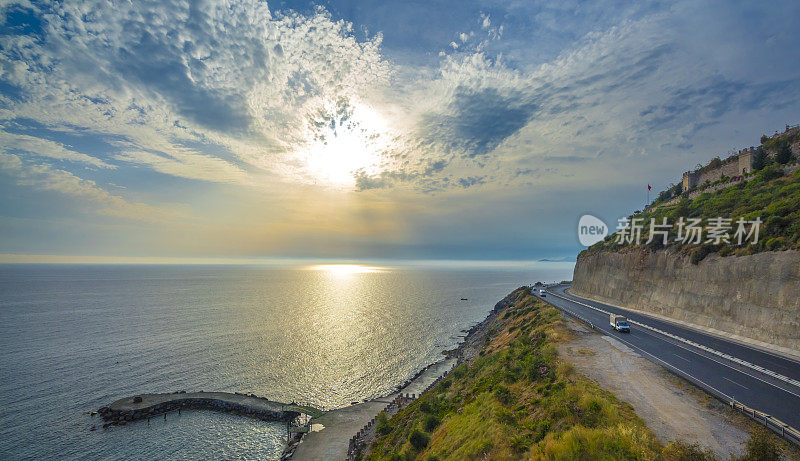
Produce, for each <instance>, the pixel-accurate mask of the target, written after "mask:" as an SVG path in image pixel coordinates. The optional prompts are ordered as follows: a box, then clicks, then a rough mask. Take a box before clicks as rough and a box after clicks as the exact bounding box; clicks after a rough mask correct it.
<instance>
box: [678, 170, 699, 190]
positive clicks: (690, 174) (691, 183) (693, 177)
mask: <svg viewBox="0 0 800 461" xmlns="http://www.w3.org/2000/svg"><path fill="white" fill-rule="evenodd" d="M695 186H697V173H695V172H694V171H687V172H685V173H683V186H682V187H683V192H686V191H688V190H691V189H693V188H694V187H695Z"/></svg>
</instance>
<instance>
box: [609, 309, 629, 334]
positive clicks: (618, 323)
mask: <svg viewBox="0 0 800 461" xmlns="http://www.w3.org/2000/svg"><path fill="white" fill-rule="evenodd" d="M610 320H611V327H612V328H613V329H615V330H617V331H619V332H620V333H630V332H631V326H630V325H628V319H626V318H625V316H622V315H617V314H611V319H610Z"/></svg>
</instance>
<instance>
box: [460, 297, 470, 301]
mask: <svg viewBox="0 0 800 461" xmlns="http://www.w3.org/2000/svg"><path fill="white" fill-rule="evenodd" d="M461 300H462V301H469V299H467V298H461Z"/></svg>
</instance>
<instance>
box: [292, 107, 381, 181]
mask: <svg viewBox="0 0 800 461" xmlns="http://www.w3.org/2000/svg"><path fill="white" fill-rule="evenodd" d="M326 122H327V123H326V124H324V125H323V126H320V127H318V128H317V129H316V131H315V132H314V140H313V141H312V142H311V143H310V145H309V146H308V148H307V151H306V152H305V163H306V167H307V169H308V173H309V175H310V176H311V177H312V178H314V180H315V181H320V182H323V183H326V184H329V185H334V186H349V185H353V184H355V174H356V172H358V171H363V172H364V173H366V174H369V175H371V174H375V173H377V172H378V171H379V168H380V161H381V152H382V151H383V150H385V148H386V121H385V120H384V119H383V117H381V116H380V114H378V113H377V112H376V111H375V110H373V109H371V108H369V107H367V106H363V105H358V104H356V105H353V106H352V111H350V112H349V113H347V115H346V116H342V115H340V114H337V115H336V116H333V117H331V119H330V120H326Z"/></svg>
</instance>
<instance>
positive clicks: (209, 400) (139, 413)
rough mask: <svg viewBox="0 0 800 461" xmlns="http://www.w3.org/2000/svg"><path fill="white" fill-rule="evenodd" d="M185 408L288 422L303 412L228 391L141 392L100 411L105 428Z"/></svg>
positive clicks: (250, 395)
mask: <svg viewBox="0 0 800 461" xmlns="http://www.w3.org/2000/svg"><path fill="white" fill-rule="evenodd" d="M287 407H288V408H287ZM185 409H210V410H216V411H224V412H228V413H236V414H241V415H246V416H250V417H254V418H258V419H262V420H265V421H284V422H289V421H293V420H294V419H295V418H297V417H298V416H300V411H297V408H296V407H295V406H293V405H287V404H283V403H280V402H273V401H271V400H268V399H265V398H263V397H258V396H256V395H254V394H249V395H247V394H238V393H234V394H231V393H228V392H189V393H187V392H175V393H169V394H141V395H137V396H134V397H128V398H124V399H120V400H117V401H116V402H114V403H112V404H111V405H109V406H107V407H103V408H100V409H99V410H98V411H97V413H98V414H99V415H100V417H102V418H103V420H104V421H105V422H106V423H105V424H104V425H103V427H104V428H106V427H109V426H113V425H125V424H126V423H128V422H130V421H136V420H140V419H149V418H151V417H154V416H159V415H162V414H164V415H166V413H168V412H170V411H180V410H185ZM165 417H166V416H165Z"/></svg>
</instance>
